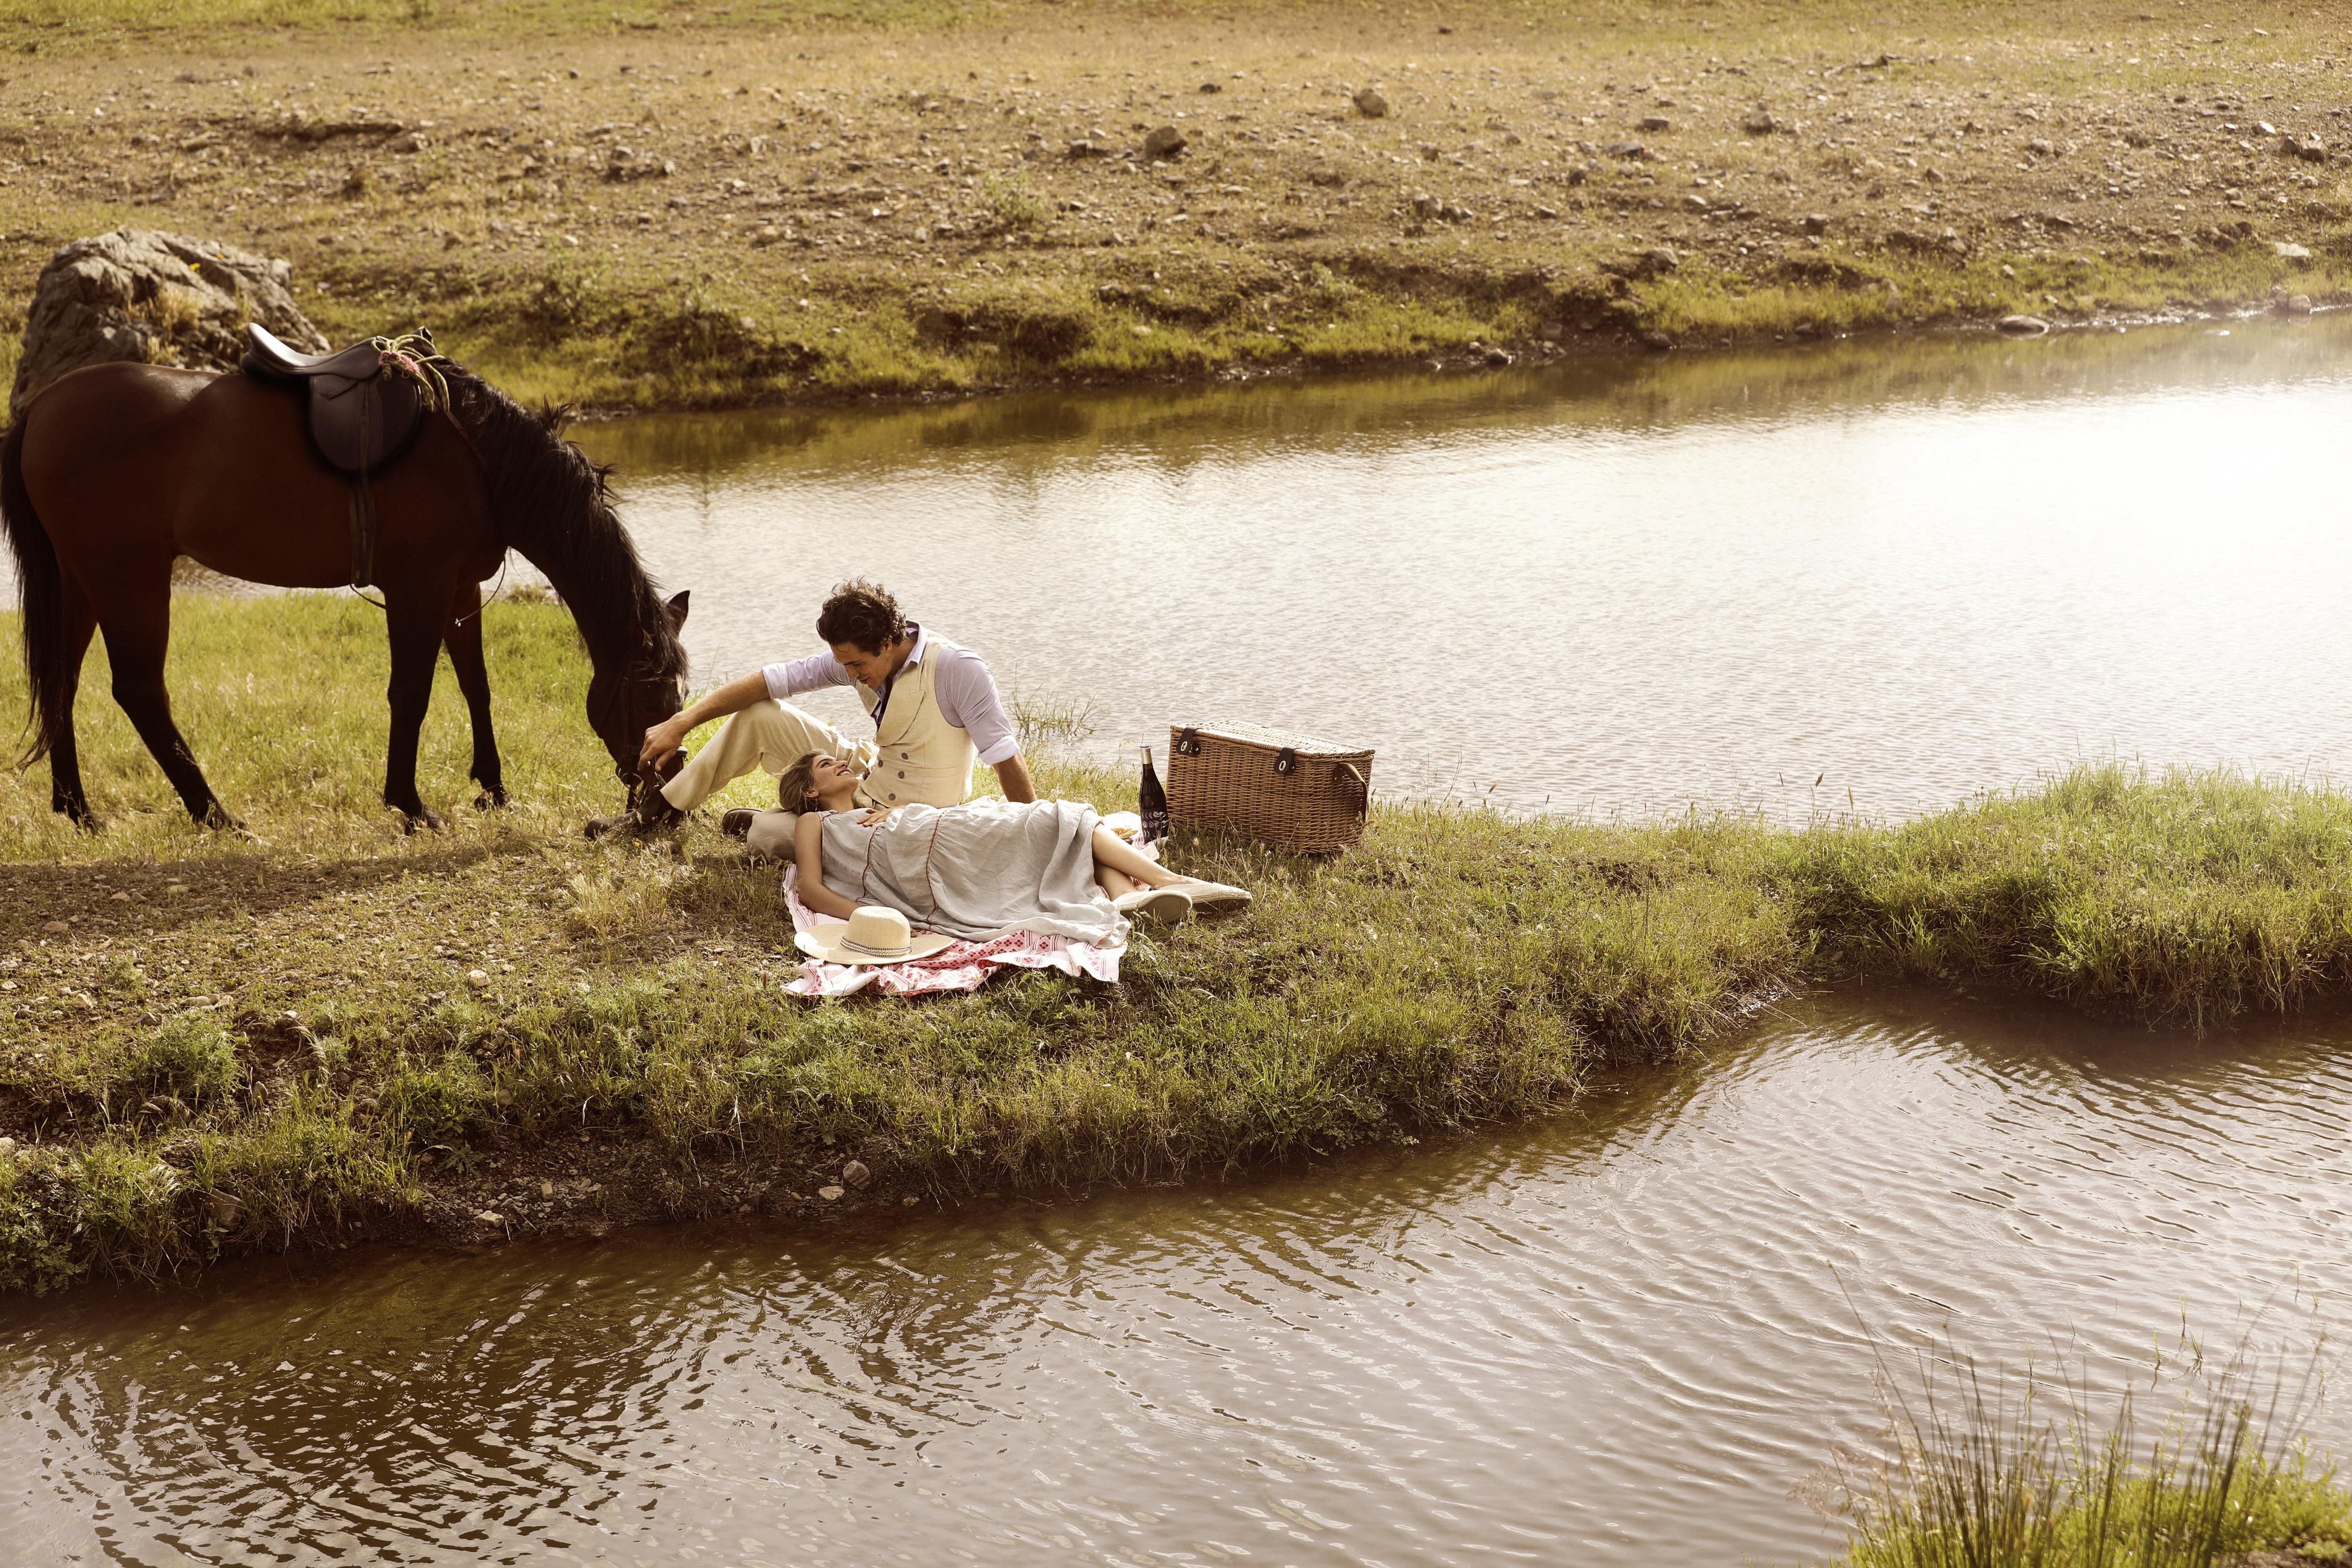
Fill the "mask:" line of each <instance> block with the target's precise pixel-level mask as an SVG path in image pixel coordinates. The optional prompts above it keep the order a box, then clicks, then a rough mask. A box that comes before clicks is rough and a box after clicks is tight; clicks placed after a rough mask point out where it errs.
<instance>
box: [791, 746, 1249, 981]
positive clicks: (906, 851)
mask: <svg viewBox="0 0 2352 1568" xmlns="http://www.w3.org/2000/svg"><path fill="white" fill-rule="evenodd" d="M864 776H865V775H864V774H862V773H859V772H858V771H857V770H856V768H855V767H853V766H851V765H850V764H849V763H845V762H842V761H841V760H839V759H838V758H835V757H829V756H826V755H824V753H822V752H817V753H814V754H812V755H809V756H805V757H803V758H802V759H801V760H800V761H799V762H797V763H793V765H792V766H791V767H789V768H787V769H785V770H784V775H783V777H782V779H780V780H778V781H777V785H778V788H777V795H778V797H779V799H780V801H781V803H782V805H783V807H784V809H785V810H787V811H796V812H799V813H800V814H801V818H800V822H799V824H798V826H797V827H796V828H795V829H794V840H793V852H794V854H793V858H794V859H795V860H796V861H797V862H798V863H799V866H800V878H799V892H800V898H801V901H802V902H803V903H804V904H806V905H808V907H809V908H810V909H812V910H815V911H816V912H817V913H818V914H821V915H831V916H832V917H834V918H835V920H847V919H848V918H849V917H850V916H851V915H852V914H854V913H855V912H856V910H858V909H860V908H861V907H864V906H867V905H876V904H878V905H882V906H884V907H886V908H889V909H894V910H898V912H899V913H901V914H903V915H905V916H906V917H907V919H908V921H910V922H911V923H912V924H913V925H914V926H915V927H916V928H917V929H919V930H921V929H929V930H930V931H939V932H943V933H945V934H947V935H950V936H955V937H963V938H968V939H974V940H977V939H979V938H982V937H991V936H995V935H998V934H1000V933H1002V932H1004V931H1035V932H1037V933H1039V934H1040V935H1044V936H1060V937H1066V938H1068V939H1069V940H1070V941H1072V942H1087V943H1089V944H1090V945H1093V946H1097V947H1099V946H1103V945H1105V944H1107V943H1109V942H1117V941H1118V940H1119V939H1120V938H1121V937H1123V936H1124V935H1125V934H1126V932H1125V931H1124V929H1123V927H1124V921H1122V918H1121V917H1123V916H1124V917H1131V918H1133V919H1136V920H1139V921H1150V922H1151V923H1153V924H1157V925H1169V926H1172V925H1179V924H1181V923H1182V922H1183V921H1187V920H1189V919H1191V918H1192V914H1193V912H1194V911H1195V910H1202V911H1207V910H1219V909H1235V908H1239V907H1240V906H1241V905H1244V904H1246V903H1248V902H1249V901H1250V896H1249V894H1247V893H1245V892H1244V891H1243V890H1242V889H1239V888H1229V887H1226V886H1225V885H1224V884H1223V883H1221V882H1203V881H1202V880H1200V879H1197V878H1193V877H1180V876H1177V875H1176V874H1175V873H1174V872H1172V871H1170V870H1169V869H1168V868H1166V867H1164V866H1161V865H1159V864H1158V863H1156V862H1154V861H1151V860H1149V859H1146V858H1144V857H1143V856H1141V855H1139V854H1137V853H1136V852H1135V850H1134V849H1133V848H1131V847H1129V846H1128V845H1127V844H1126V843H1125V842H1124V841H1122V840H1121V839H1120V838H1119V837H1118V834H1116V833H1113V832H1112V831H1111V830H1110V829H1109V828H1108V827H1105V826H1103V825H1102V821H1101V819H1100V818H1099V817H1097V816H1096V815H1095V810H1094V807H1092V806H1090V805H1078V804H1076V803H1074V802H1071V801H1055V800H1041V801H1034V802H1031V803H1029V804H1026V805H1016V804H1014V803H1013V802H1011V801H1004V800H978V801H970V802H967V803H966V804H964V805H957V806H948V807H945V808H942V807H939V806H930V805H902V806H899V807H898V808H896V809H895V810H883V809H879V808H877V809H874V810H866V811H861V810H859V809H858V807H857V805H856V794H857V784H858V781H859V780H860V779H861V778H863V777H864Z"/></svg>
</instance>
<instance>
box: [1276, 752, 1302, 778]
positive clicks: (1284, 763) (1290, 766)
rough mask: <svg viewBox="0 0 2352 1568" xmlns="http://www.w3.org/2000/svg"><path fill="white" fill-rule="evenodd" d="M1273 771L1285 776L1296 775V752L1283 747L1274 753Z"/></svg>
mask: <svg viewBox="0 0 2352 1568" xmlns="http://www.w3.org/2000/svg"><path fill="white" fill-rule="evenodd" d="M1274 771H1275V772H1276V773H1282V774H1285V775H1287V774H1290V773H1297V771H1298V753H1297V752H1296V751H1295V750H1293V749H1292V748H1290V747H1288V746H1285V747H1283V748H1282V750H1280V751H1278V752H1275V753H1274Z"/></svg>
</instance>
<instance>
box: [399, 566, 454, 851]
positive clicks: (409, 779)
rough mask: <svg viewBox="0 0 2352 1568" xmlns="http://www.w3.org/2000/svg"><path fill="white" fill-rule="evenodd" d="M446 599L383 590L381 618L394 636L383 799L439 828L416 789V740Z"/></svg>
mask: <svg viewBox="0 0 2352 1568" xmlns="http://www.w3.org/2000/svg"><path fill="white" fill-rule="evenodd" d="M447 608H448V601H447V599H446V598H445V597H444V596H442V595H439V594H418V593H395V592H394V591H393V590H390V589H387V590H386V591H385V593H384V623H385V625H386V626H387V627H388V629H389V630H390V632H391V636H392V684H391V687H390V689H388V690H387V692H386V693H385V695H386V696H387V697H389V698H390V699H391V702H392V743H391V745H390V747H389V748H388V749H387V750H386V752H385V754H384V763H383V803H384V805H388V806H391V807H392V808H393V809H394V810H395V811H397V812H399V813H401V815H402V816H405V817H406V818H407V819H408V820H407V823H406V826H407V828H408V830H409V831H410V832H411V833H414V832H415V831H416V828H417V826H419V825H420V824H421V825H423V826H426V827H432V828H438V827H439V826H441V818H440V817H439V816H436V815H435V814H434V813H433V812H431V811H429V810H427V809H426V808H425V802H424V799H423V798H422V797H421V796H419V795H417V793H416V742H417V736H418V735H419V734H420V733H421V732H422V731H423V730H424V728H425V710H426V709H427V708H428V707H430V706H431V705H432V702H433V667H434V665H436V663H438V662H439V660H440V658H441V632H442V627H443V626H444V624H445V623H446V619H447V613H446V612H447Z"/></svg>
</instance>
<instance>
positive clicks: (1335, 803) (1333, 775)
mask: <svg viewBox="0 0 2352 1568" xmlns="http://www.w3.org/2000/svg"><path fill="white" fill-rule="evenodd" d="M1371 795H1372V753H1371V752H1370V751H1356V750H1352V749H1350V748H1349V747H1346V746H1341V745H1336V744H1334V743H1333V742H1328V741H1318V740H1316V739H1314V738H1312V737H1310V736H1306V735H1285V734H1278V733H1276V731H1272V730H1262V729H1259V728H1258V727H1257V726H1255V725H1254V724H1221V725H1218V726H1216V727H1215V728H1211V727H1209V726H1207V725H1199V726H1192V725H1183V724H1171V725H1170V726H1169V727H1168V815H1169V816H1170V817H1171V818H1173V819H1175V820H1178V821H1182V822H1197V823H1200V824H1202V826H1210V827H1223V828H1229V829H1231V830H1233V831H1234V832H1237V833H1245V834H1247V835H1249V836H1250V837H1253V838H1255V839H1257V840H1259V841H1260V842H1262V843H1265V844H1271V845H1273V846H1275V847H1276V848H1280V849H1288V850H1292V851H1294V852H1296V853H1297V854H1301V855H1328V854H1330V853H1331V852H1332V851H1334V850H1338V849H1346V848H1349V847H1353V846H1354V845H1355V843H1356V842H1357V840H1359V839H1360V838H1362V837H1363V836H1364V812H1365V810H1366V808H1367V807H1368V806H1369V805H1370V803H1371Z"/></svg>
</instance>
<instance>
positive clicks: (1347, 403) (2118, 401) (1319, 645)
mask: <svg viewBox="0 0 2352 1568" xmlns="http://www.w3.org/2000/svg"><path fill="white" fill-rule="evenodd" d="M2347 428H2352V316H2347V317H2344V318H2326V317H2323V318H2319V319H2317V320H2313V321H2301V322H2294V323H2284V322H2270V321H2252V322H2238V323H2229V324H2226V325H2221V324H2214V323H2205V324H2196V325H2188V326H2181V327H2171V328H2164V329H2158V330H2135V331H2130V332H2126V333H2115V332H2108V333H2105V334H2097V335H2093V334H2079V333H2078V334H2063V335H2060V336H2057V337H2053V338H2047V339H2041V340H2036V341H2032V342H1984V341H1982V340H1976V341H1969V342H1961V341H1957V340H1951V339H1931V338H1922V339H1912V340H1907V341H1902V342H1871V343H1866V344H1857V343H1846V344H1837V345H1830V346H1824V347H1822V348H1819V349H1814V350H1809V351H1807V352H1804V353H1758V354H1724V355H1664V356H1655V357H1647V358H1643V359H1637V360H1633V361H1604V362H1595V363H1580V364H1576V365H1572V366H1569V367H1566V368H1553V369H1547V370H1540V371H1530V372H1526V373H1516V372H1515V373H1508V374H1499V375H1475V376H1467V375H1451V376H1445V375H1429V376H1423V377H1409V378H1404V379H1401V380H1383V381H1370V382H1351V383H1327V384H1316V385H1309V386H1305V387H1297V386H1263V385H1261V386H1255V387H1249V388H1239V389H1234V388H1228V389H1218V390H1213V391H1192V392H1181V393H1154V394H1149V395H1122V396H1104V397H1075V396H1049V397H1023V398H1006V399H1001V400H993V401H988V402H983V403H978V404H965V405H942V406H939V407H933V408H919V409H912V410H906V411H898V412H888V413H877V412H865V413H851V414H839V413H818V414H810V413H804V412H778V413H770V414H752V415H742V414H734V415H724V416H673V417H663V418H651V419H638V420H629V421H624V422H620V423H616V424H613V425H609V426H598V427H592V428H590V429H589V430H588V431H587V432H586V434H585V437H584V438H585V439H586V440H587V441H588V442H589V444H590V445H591V446H592V447H593V449H594V450H595V451H596V452H597V453H598V455H600V456H601V457H604V458H609V459H611V460H613V461H614V462H615V463H617V464H618V465H619V469H620V479H621V483H622V486H623V490H624V494H625V498H626V502H625V515H626V516H627V517H628V518H629V520H630V521H631V523H632V526H633V527H634V529H635V532H636V534H637V537H638V539H639V541H640V543H641V545H642V547H643V548H644V550H645V552H646V556H647V557H648V559H649V561H650V562H651V563H652V564H653V566H654V568H655V569H656V571H657V572H658V573H659V574H660V575H661V576H662V577H663V578H664V579H665V580H666V581H667V582H668V583H670V584H673V585H677V586H685V587H689V588H691V589H693V590H694V610H693V615H692V618H691V621H690V622H689V625H688V645H689V647H690V648H691V650H692V652H693V653H694V655H695V658H696V659H697V676H698V679H717V678H719V677H723V676H728V675H733V674H738V673H740V672H741V671H743V670H745V669H748V668H752V667H754V666H757V665H759V664H761V663H763V662H766V661H767V660H769V659H772V658H782V657H786V656H793V655H798V654H801V653H803V652H808V651H813V650H814V647H816V643H815V639H814V633H813V632H812V630H811V627H812V626H813V624H814V619H815V608H816V605H817V604H818V603H819V602H820V601H821V600H822V599H823V597H824V593H825V591H826V588H827V587H828V585H829V584H833V583H834V582H835V581H837V580H839V579H841V578H844V577H846V576H849V575H851V574H868V575H871V576H874V577H877V578H878V579H880V580H882V581H883V582H885V583H887V584H889V585H890V586H891V587H892V588H893V589H894V590H895V591H896V592H897V593H898V595H899V597H900V598H901V600H902V601H903V602H904V603H905V604H906V605H908V608H909V611H910V613H912V614H914V615H915V616H917V618H919V619H922V620H925V621H927V622H929V623H930V624H931V625H933V626H937V627H939V628H940V630H942V631H944V632H946V633H947V634H948V635H950V636H951V637H956V638H958V639H960V640H961V641H964V642H967V643H969V644H971V646H973V647H978V648H979V649H981V650H982V652H983V653H985V654H986V655H987V656H988V657H989V658H990V659H991V660H992V664H993V665H994V667H995V668H996V669H997V672H998V674H999V677H1000V679H1001V680H1002V681H1003V684H1004V685H1006V686H1007V687H1008V688H1011V689H1015V690H1017V691H1020V692H1022V693H1024V694H1026V695H1030V696H1034V697H1041V698H1059V699H1066V700H1080V701H1084V702H1087V703H1090V704H1092V705H1093V708H1094V710H1095V713H1096V718H1097V723H1098V726H1099V728H1098V731H1097V744H1100V745H1102V746H1104V747H1105V748H1106V749H1108V747H1109V746H1110V745H1112V744H1114V743H1116V742H1126V741H1131V740H1136V739H1145V738H1157V739H1159V740H1160V741H1161V742H1164V741H1165V737H1166V733H1167V730H1166V726H1167V725H1168V723H1169V722H1170V721H1188V722H1213V721H1215V720H1216V719H1217V718H1219V717H1230V718H1240V719H1244V720H1252V721H1258V722H1261V723H1266V724H1273V725H1277V726H1283V727H1288V728H1295V729H1299V730H1304V731H1308V732H1311V733H1316V734H1323V735H1329V736H1332V737H1335V738H1338V739H1340V740H1343V741H1347V742H1354V743H1356V744H1360V745H1370V746H1374V747H1377V748H1378V750H1379V752H1380V762H1379V764H1378V775H1377V778H1376V783H1377V784H1381V785H1382V786H1384V787H1387V788H1390V789H1392V790H1410V791H1413V792H1416V793H1422V794H1435V795H1446V794H1452V795H1473V796H1479V795H1487V794H1488V793H1489V792H1492V794H1493V795H1494V798H1496V800H1507V801H1510V802H1513V803H1515V804H1517V805H1522V806H1526V807H1528V808H1536V809H1540V808H1543V807H1545V806H1547V805H1548V806H1549V807H1550V808H1553V809H1560V808H1570V809H1576V810H1582V811H1589V812H1595V813H1599V814H1601V815H1614V814H1620V813H1622V814H1626V815H1631V816H1650V815H1654V814H1656V813H1659V812H1663V811H1679V810H1681V809H1683V808H1684V807H1685V805H1688V804H1690V803H1693V802H1696V803H1697V804H1699V805H1702V806H1705V807H1717V806H1730V807H1738V808H1746V809H1758V810H1763V811H1766V812H1768V813H1769V814H1771V815H1773V816H1779V817H1781V818H1784V819H1801V818H1803V817H1804V816H1807V815H1808V814H1809V813H1811V811H1813V810H1816V809H1822V810H1831V809H1834V810H1839V811H1843V810H1846V809H1848V807H1849V805H1852V806H1853V807H1854V808H1858V809H1860V810H1862V811H1864V812H1865V813H1868V814H1871V815H1874V816H1885V815H1904V814H1908V813H1912V812H1915V811H1919V810H1924V809H1934V808H1937V807H1940V806H1943V805H1949V804H1951V803H1952V802H1953V801H1955V800H1958V799H1959V798H1962V797H1964V796H1966V795H1969V794H1971V793H1974V792H1976V791H1979V790H1982V789H1986V788H1990V787H2000V786H2007V785H2014V784H2029V783H2031V782H2032V780H2033V779H2034V778H2035V777H2036V776H2037V775H2038V774H2040V773H2044V772H2047V771H2049V770H2052V769H2060V768H2063V767H2065V766H2067V765H2068V764H2070V763H2074V762H2076V761H2080V760H2085V759H2089V760H2098V759H2104V758H2108V757H2121V758H2123V759H2126V760H2132V759H2138V760H2141V761H2144V762H2147V763H2152V764H2162V763H2200V764H2207V763H2237V764H2241V765H2244V766H2249V767H2254V768H2258V769H2261V770H2263V771H2265V772H2269V773H2283V774H2288V775H2293V776H2298V777H2318V776H2324V775H2326V774H2328V773H2342V772H2344V771H2345V770H2346V769H2347V766H2352V700H2347V698H2346V695H2345V694H2346V693H2347V691H2352V637H2346V636H2345V635H2344V613H2343V612H2344V605H2345V603H2346V602H2347V595H2352V485H2347V483H2346V482H2345V473H2344V468H2343V460H2342V459H2343V454H2344V451H2345V446H2344V440H2343V435H2342V433H2343V432H2344V431H2345V430H2346V429H2347ZM835 711H836V712H837V713H838V714H839V715H840V716H841V717H843V718H845V719H846V718H849V717H851V716H852V714H853V712H854V710H853V709H852V708H851V707H850V706H849V705H848V704H847V703H846V702H843V703H839V704H837V705H836V706H835ZM1127 754H1128V755H1130V756H1131V755H1132V753H1131V752H1129V753H1127ZM1817 781H1818V782H1817Z"/></svg>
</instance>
